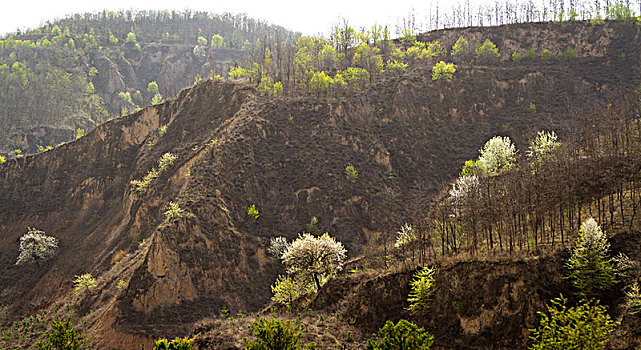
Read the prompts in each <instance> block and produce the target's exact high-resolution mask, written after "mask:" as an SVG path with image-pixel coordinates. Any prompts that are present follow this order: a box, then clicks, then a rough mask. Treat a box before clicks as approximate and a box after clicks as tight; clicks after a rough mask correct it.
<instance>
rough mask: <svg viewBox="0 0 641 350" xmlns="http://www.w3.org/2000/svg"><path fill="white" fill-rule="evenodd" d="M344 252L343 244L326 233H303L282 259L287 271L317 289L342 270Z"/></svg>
mask: <svg viewBox="0 0 641 350" xmlns="http://www.w3.org/2000/svg"><path fill="white" fill-rule="evenodd" d="M345 253H346V250H345V248H343V244H341V243H340V242H337V241H335V240H334V238H332V237H330V235H329V234H328V233H325V234H323V235H322V236H320V237H314V236H313V235H311V234H309V233H304V234H303V235H302V236H299V237H298V238H297V239H296V240H295V241H294V242H292V244H291V245H290V246H289V248H288V249H287V251H286V252H285V253H283V256H282V260H283V264H284V265H285V266H287V272H288V273H290V274H292V275H294V276H295V277H297V278H298V280H300V281H302V282H305V283H310V284H313V285H314V286H315V287H316V291H318V290H319V289H320V288H321V286H322V285H323V284H324V283H325V282H326V281H327V280H328V279H329V278H330V277H331V276H332V275H334V274H335V273H337V272H338V271H340V270H342V268H343V261H344V260H345Z"/></svg>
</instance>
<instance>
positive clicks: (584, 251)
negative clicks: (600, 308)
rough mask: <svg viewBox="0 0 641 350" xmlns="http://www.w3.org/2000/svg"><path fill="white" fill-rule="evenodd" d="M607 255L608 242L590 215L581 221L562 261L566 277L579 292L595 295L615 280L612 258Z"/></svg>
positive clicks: (608, 251)
mask: <svg viewBox="0 0 641 350" xmlns="http://www.w3.org/2000/svg"><path fill="white" fill-rule="evenodd" d="M609 255H610V243H609V242H608V239H607V237H606V236H605V234H604V233H603V231H602V230H601V227H600V226H599V225H598V224H597V223H596V221H595V220H594V219H593V218H589V219H587V220H585V221H584V222H583V223H582V224H581V229H580V231H579V237H578V239H577V241H576V244H575V246H574V248H572V252H571V254H570V258H569V259H568V261H567V263H566V264H565V266H566V268H567V269H568V275H567V278H568V279H570V281H571V282H572V284H573V285H574V287H576V288H577V289H578V290H579V294H581V295H584V296H593V295H596V294H597V293H598V292H599V291H602V290H606V289H608V288H610V287H612V286H613V285H614V284H615V283H616V279H615V272H616V271H615V267H614V262H613V261H612V258H611V257H610V256H609Z"/></svg>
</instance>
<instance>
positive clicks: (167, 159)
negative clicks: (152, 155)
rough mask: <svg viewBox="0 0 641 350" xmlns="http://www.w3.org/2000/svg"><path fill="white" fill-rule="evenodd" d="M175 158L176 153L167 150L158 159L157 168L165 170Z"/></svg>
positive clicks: (172, 163) (176, 157)
mask: <svg viewBox="0 0 641 350" xmlns="http://www.w3.org/2000/svg"><path fill="white" fill-rule="evenodd" d="M176 159H178V156H177V155H175V154H173V153H171V152H167V153H165V154H163V155H162V156H160V158H159V159H158V168H159V169H160V171H167V170H168V169H169V168H170V167H171V166H172V165H174V162H175V161H176Z"/></svg>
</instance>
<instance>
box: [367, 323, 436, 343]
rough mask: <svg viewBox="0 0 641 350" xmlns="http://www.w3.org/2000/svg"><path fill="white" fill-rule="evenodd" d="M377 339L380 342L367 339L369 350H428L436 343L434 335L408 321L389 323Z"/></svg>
mask: <svg viewBox="0 0 641 350" xmlns="http://www.w3.org/2000/svg"><path fill="white" fill-rule="evenodd" d="M375 337H376V338H378V340H374V339H373V338H370V339H367V344H366V345H365V348H366V349H367V350H396V349H412V350H426V349H429V348H430V347H431V346H432V343H433V342H434V336H433V335H431V334H429V333H428V332H427V331H425V329H423V328H418V326H417V325H416V324H414V323H412V322H410V321H407V320H400V321H398V323H397V324H394V322H392V321H387V322H386V323H385V325H384V326H383V327H381V329H379V330H378V334H376V335H375Z"/></svg>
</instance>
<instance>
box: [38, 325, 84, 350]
mask: <svg viewBox="0 0 641 350" xmlns="http://www.w3.org/2000/svg"><path fill="white" fill-rule="evenodd" d="M87 341H88V338H87V336H85V334H84V332H82V331H77V330H75V329H74V328H73V323H72V322H71V318H66V319H65V320H61V319H60V318H59V317H58V318H56V319H55V320H53V321H52V322H51V330H48V331H47V332H46V333H45V340H44V341H39V342H38V343H37V344H36V345H37V346H38V350H77V349H88V348H89V346H88V344H87Z"/></svg>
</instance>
